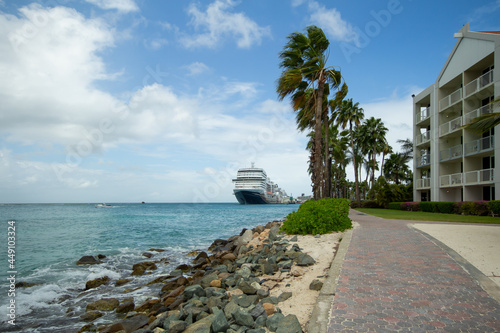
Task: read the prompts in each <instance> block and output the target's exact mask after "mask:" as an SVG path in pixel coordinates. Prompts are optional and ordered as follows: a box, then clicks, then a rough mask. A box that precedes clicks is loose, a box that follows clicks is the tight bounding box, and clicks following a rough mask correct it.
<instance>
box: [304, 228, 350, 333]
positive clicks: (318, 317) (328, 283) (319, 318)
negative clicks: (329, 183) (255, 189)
mask: <svg viewBox="0 0 500 333" xmlns="http://www.w3.org/2000/svg"><path fill="white" fill-rule="evenodd" d="M354 229H355V226H354V225H353V228H351V229H349V230H347V231H346V232H345V233H344V236H343V237H342V241H341V242H340V246H339V248H338V250H337V253H335V257H334V258H333V261H332V264H331V266H330V270H329V271H328V277H327V279H326V280H325V282H324V283H323V288H321V291H320V293H319V296H318V299H317V301H316V305H315V306H314V309H313V312H312V314H311V319H310V320H309V323H308V324H307V332H308V333H324V332H326V331H327V329H328V323H329V322H330V311H331V310H332V304H333V300H334V298H335V290H336V289H337V282H338V279H339V276H340V272H341V270H342V264H343V263H344V258H345V255H346V253H347V250H348V248H349V244H350V243H351V238H352V232H353V230H354Z"/></svg>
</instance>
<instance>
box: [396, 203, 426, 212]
mask: <svg viewBox="0 0 500 333" xmlns="http://www.w3.org/2000/svg"><path fill="white" fill-rule="evenodd" d="M422 202H425V201H422ZM422 202H418V201H414V202H403V203H402V204H401V208H402V210H407V211H410V212H418V211H420V204H421V203H422Z"/></svg>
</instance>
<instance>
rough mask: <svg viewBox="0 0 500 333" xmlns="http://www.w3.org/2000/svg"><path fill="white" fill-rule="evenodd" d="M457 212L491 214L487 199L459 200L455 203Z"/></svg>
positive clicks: (478, 214) (479, 214)
mask: <svg viewBox="0 0 500 333" xmlns="http://www.w3.org/2000/svg"><path fill="white" fill-rule="evenodd" d="M455 213H456V214H462V215H477V216H485V215H489V214H491V213H490V210H489V208H488V202H487V201H464V202H457V203H455Z"/></svg>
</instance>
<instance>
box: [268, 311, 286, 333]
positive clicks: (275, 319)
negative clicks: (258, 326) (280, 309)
mask: <svg viewBox="0 0 500 333" xmlns="http://www.w3.org/2000/svg"><path fill="white" fill-rule="evenodd" d="M284 318H285V316H284V315H283V314H282V313H275V314H274V315H272V316H271V317H267V320H266V327H267V328H268V329H269V330H270V331H271V332H276V330H277V329H278V326H279V323H280V321H281V320H282V319H284Z"/></svg>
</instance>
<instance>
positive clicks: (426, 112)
mask: <svg viewBox="0 0 500 333" xmlns="http://www.w3.org/2000/svg"><path fill="white" fill-rule="evenodd" d="M430 116H431V110H429V108H425V109H422V110H421V111H420V112H418V113H417V116H416V117H417V118H416V121H417V124H418V123H419V122H421V121H424V120H426V119H427V118H429V117H430Z"/></svg>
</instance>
